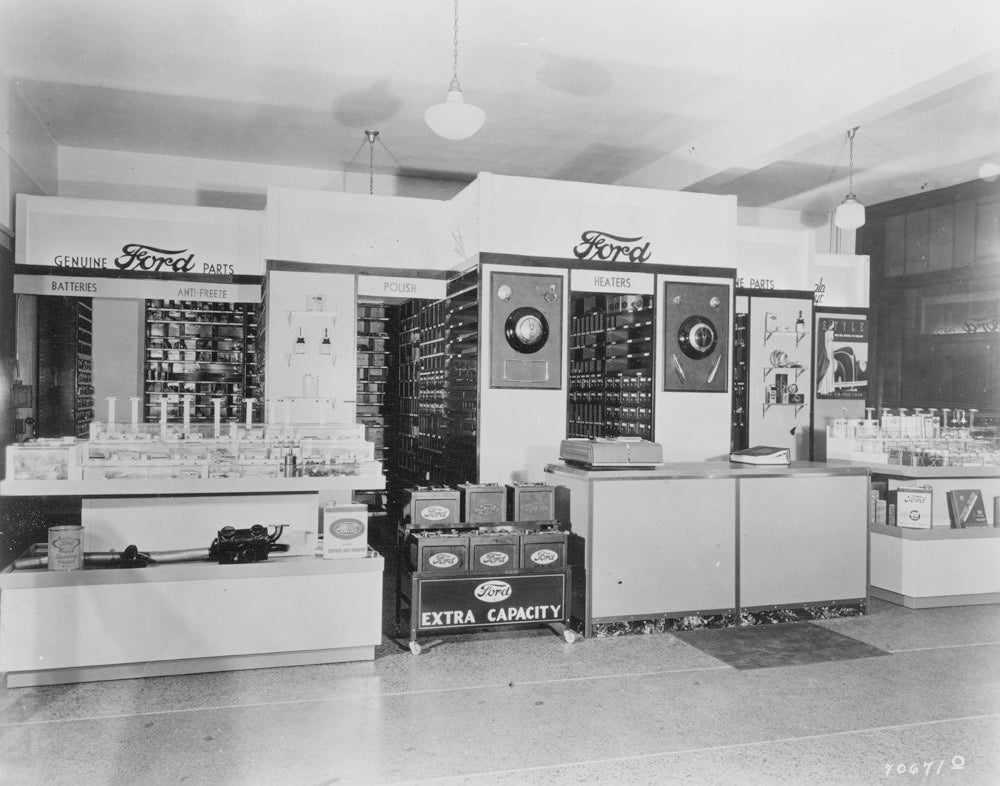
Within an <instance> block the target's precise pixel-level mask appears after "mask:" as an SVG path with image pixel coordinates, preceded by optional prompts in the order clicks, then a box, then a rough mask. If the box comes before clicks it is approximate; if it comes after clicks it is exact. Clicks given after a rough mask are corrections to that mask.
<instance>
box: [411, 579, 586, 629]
mask: <svg viewBox="0 0 1000 786" xmlns="http://www.w3.org/2000/svg"><path fill="white" fill-rule="evenodd" d="M418 584H419V587H418V589H417V592H416V593H415V594H416V598H417V607H416V628H417V630H420V631H428V630H435V629H440V628H471V627H476V628H478V627H487V626H495V625H509V624H514V623H531V622H565V621H566V619H567V615H566V573H565V572H558V573H539V574H536V575H530V576H521V575H506V576H500V575H495V576H493V577H490V576H488V575H487V576H486V577H483V576H480V577H478V578H448V579H426V580H424V579H420V580H418Z"/></svg>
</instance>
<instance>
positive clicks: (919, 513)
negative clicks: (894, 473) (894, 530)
mask: <svg viewBox="0 0 1000 786" xmlns="http://www.w3.org/2000/svg"><path fill="white" fill-rule="evenodd" d="M933 502H934V494H933V492H932V491H931V489H930V488H929V487H928V488H923V487H905V486H900V487H899V488H898V489H893V490H892V491H890V492H889V505H890V506H892V505H895V507H896V525H897V526H899V527H910V528H911V529H930V528H931V527H932V526H933V518H932V515H931V511H932V508H933Z"/></svg>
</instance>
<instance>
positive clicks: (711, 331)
mask: <svg viewBox="0 0 1000 786" xmlns="http://www.w3.org/2000/svg"><path fill="white" fill-rule="evenodd" d="M677 343H678V344H680V347H681V352H683V353H684V354H685V355H687V356H688V357H689V358H691V359H693V360H701V359H702V358H705V357H708V356H709V355H711V354H712V352H713V350H714V349H715V347H716V345H717V344H718V343H719V333H718V331H717V330H716V329H715V325H714V324H712V320H710V319H709V318H708V317H703V316H700V315H698V314H695V315H694V316H691V317H688V318H687V319H685V320H684V321H683V322H681V327H680V330H678V331H677Z"/></svg>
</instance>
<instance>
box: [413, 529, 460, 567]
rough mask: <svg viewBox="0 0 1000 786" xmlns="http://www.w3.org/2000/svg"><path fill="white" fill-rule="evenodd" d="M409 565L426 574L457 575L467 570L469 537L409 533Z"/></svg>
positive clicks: (440, 533)
mask: <svg viewBox="0 0 1000 786" xmlns="http://www.w3.org/2000/svg"><path fill="white" fill-rule="evenodd" d="M409 545H410V564H411V565H412V566H413V569H414V570H417V571H420V572H422V573H423V572H426V573H458V572H461V571H467V570H468V569H469V536H468V535H459V534H457V533H455V534H452V533H448V532H436V531H428V532H420V531H417V532H411V533H410V537H409Z"/></svg>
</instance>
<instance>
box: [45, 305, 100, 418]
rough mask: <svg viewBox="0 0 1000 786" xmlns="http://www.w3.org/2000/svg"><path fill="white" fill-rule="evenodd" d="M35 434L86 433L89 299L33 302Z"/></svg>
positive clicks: (89, 414)
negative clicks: (35, 319)
mask: <svg viewBox="0 0 1000 786" xmlns="http://www.w3.org/2000/svg"><path fill="white" fill-rule="evenodd" d="M38 335H39V337H40V338H41V339H43V340H40V341H39V342H38V430H37V435H38V436H39V437H59V436H63V435H67V434H73V435H75V436H76V437H78V438H79V437H86V436H87V433H88V430H89V428H90V422H91V421H92V420H93V419H94V380H93V300H92V299H91V298H64V297H43V298H40V299H39V305H38Z"/></svg>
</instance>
